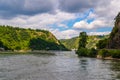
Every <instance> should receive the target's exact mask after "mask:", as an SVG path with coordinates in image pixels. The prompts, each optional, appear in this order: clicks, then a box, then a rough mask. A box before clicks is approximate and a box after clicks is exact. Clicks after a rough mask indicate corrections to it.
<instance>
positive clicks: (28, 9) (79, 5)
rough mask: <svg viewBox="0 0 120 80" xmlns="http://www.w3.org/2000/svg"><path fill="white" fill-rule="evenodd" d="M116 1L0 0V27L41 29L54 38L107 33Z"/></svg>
mask: <svg viewBox="0 0 120 80" xmlns="http://www.w3.org/2000/svg"><path fill="white" fill-rule="evenodd" d="M118 12H120V0H0V25H10V26H14V27H21V28H32V29H43V30H49V31H50V32H52V33H53V34H54V35H55V36H56V37H57V38H58V39H68V38H72V37H76V36H78V35H79V33H80V32H82V31H85V32H87V34H88V35H106V34H109V33H110V32H111V30H112V28H113V26H114V18H115V16H116V15H117V14H118Z"/></svg>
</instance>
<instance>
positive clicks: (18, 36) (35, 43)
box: [0, 26, 66, 50]
mask: <svg viewBox="0 0 120 80" xmlns="http://www.w3.org/2000/svg"><path fill="white" fill-rule="evenodd" d="M0 41H1V43H2V45H4V46H3V47H4V48H5V49H12V50H30V49H35V50H46V49H50V50H60V49H61V50H66V48H65V47H64V46H63V45H62V44H61V43H60V42H59V41H58V40H57V39H56V37H55V36H54V35H53V34H52V33H51V32H49V31H45V30H33V29H23V28H18V27H15V28H13V27H11V26H0Z"/></svg>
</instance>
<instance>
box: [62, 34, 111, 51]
mask: <svg viewBox="0 0 120 80" xmlns="http://www.w3.org/2000/svg"><path fill="white" fill-rule="evenodd" d="M108 36H109V35H105V36H104V35H103V36H97V35H96V36H88V39H87V45H86V47H87V48H89V49H90V48H96V43H97V42H98V41H99V40H101V39H105V38H107V37H108ZM60 42H61V43H62V44H64V45H65V47H67V48H68V49H78V42H79V38H78V37H75V38H71V39H63V40H60Z"/></svg>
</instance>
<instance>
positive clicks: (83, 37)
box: [78, 32, 88, 50]
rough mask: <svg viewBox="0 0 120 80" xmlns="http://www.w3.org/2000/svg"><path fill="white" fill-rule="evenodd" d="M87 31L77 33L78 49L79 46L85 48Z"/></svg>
mask: <svg viewBox="0 0 120 80" xmlns="http://www.w3.org/2000/svg"><path fill="white" fill-rule="evenodd" d="M87 37H88V36H87V33H86V32H81V33H80V35H79V47H78V50H79V49H81V48H85V47H86V44H87Z"/></svg>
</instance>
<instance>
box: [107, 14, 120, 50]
mask: <svg viewBox="0 0 120 80" xmlns="http://www.w3.org/2000/svg"><path fill="white" fill-rule="evenodd" d="M107 48H109V49H120V12H119V13H118V15H117V16H116V18H115V24H114V28H113V30H112V32H111V34H110V37H109V41H108V45H107Z"/></svg>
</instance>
